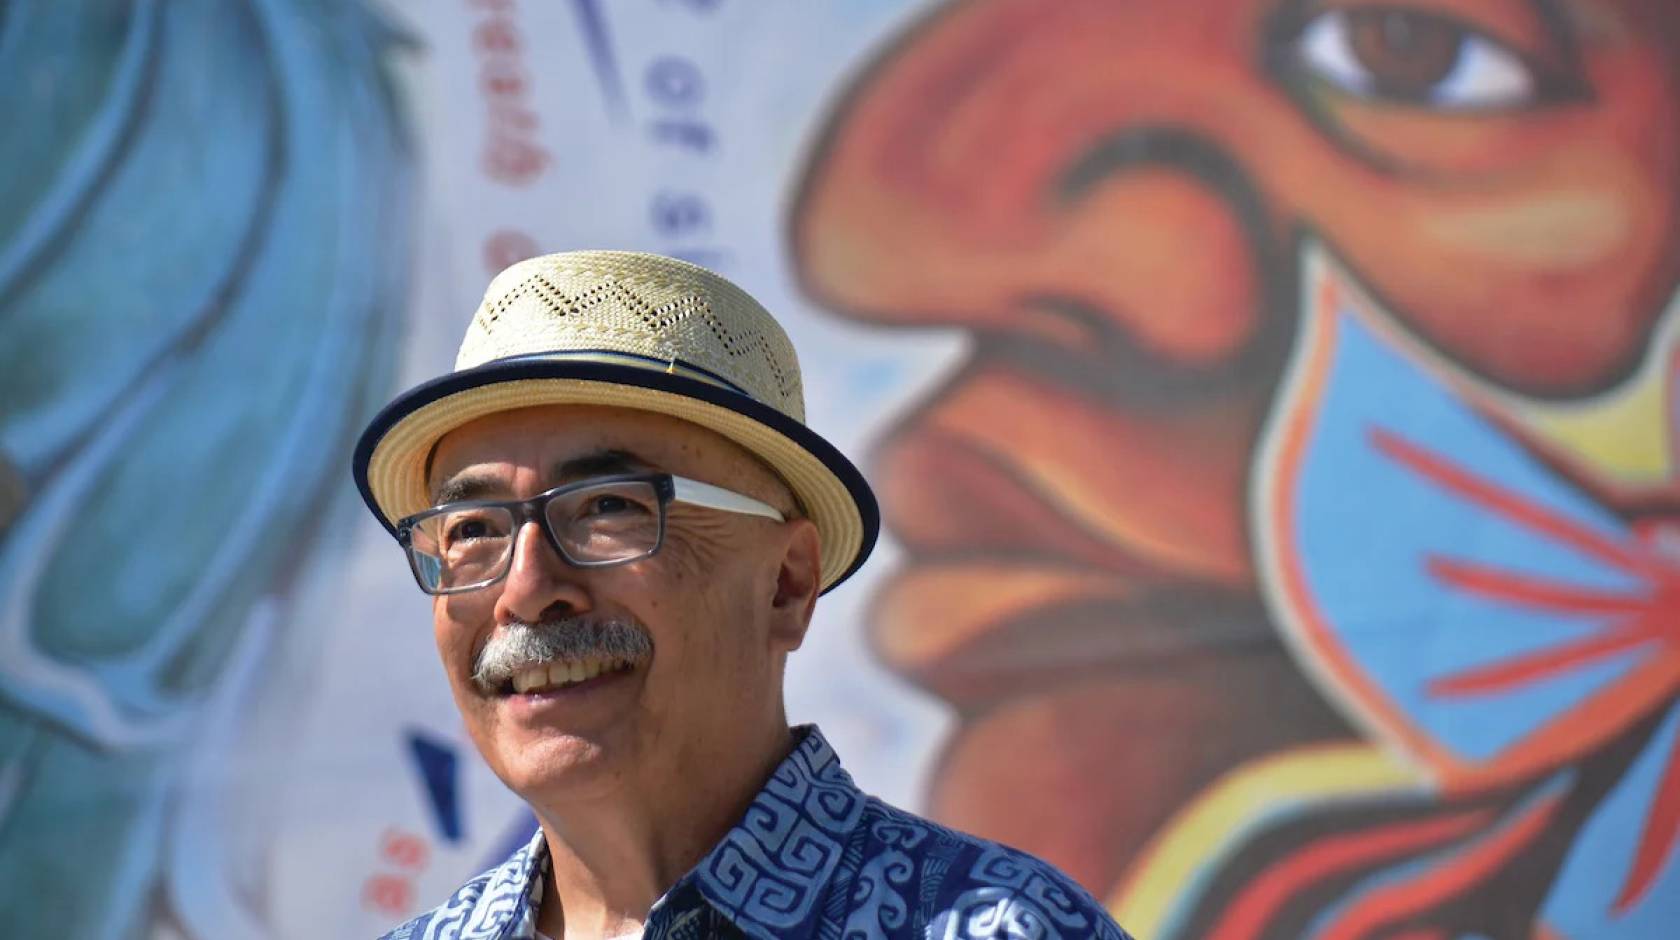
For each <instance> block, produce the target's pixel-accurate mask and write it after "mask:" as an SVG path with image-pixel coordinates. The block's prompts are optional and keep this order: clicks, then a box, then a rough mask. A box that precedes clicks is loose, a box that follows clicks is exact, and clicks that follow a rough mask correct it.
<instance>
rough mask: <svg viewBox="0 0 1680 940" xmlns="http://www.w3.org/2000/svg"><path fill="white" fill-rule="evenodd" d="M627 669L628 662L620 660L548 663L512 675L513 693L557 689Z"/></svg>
mask: <svg viewBox="0 0 1680 940" xmlns="http://www.w3.org/2000/svg"><path fill="white" fill-rule="evenodd" d="M628 668H630V663H629V661H627V660H622V659H589V660H583V661H581V662H556V663H548V664H547V665H543V666H533V667H531V668H530V669H525V670H521V671H519V672H516V673H514V674H513V691H515V692H517V693H519V694H520V695H524V694H525V693H527V692H541V691H546V690H548V689H559V688H564V687H566V686H568V685H574V684H576V683H579V682H582V681H584V680H586V679H593V678H595V677H596V676H598V675H600V674H601V673H603V672H617V671H618V670H620V669H628Z"/></svg>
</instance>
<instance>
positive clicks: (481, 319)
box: [354, 251, 880, 591]
mask: <svg viewBox="0 0 1680 940" xmlns="http://www.w3.org/2000/svg"><path fill="white" fill-rule="evenodd" d="M552 404H590V405H615V406H618V407H621V408H637V409H641V410H643V411H653V412H658V413H660V414H667V415H672V416H674V417H678V418H682V419H683V420H685V421H691V422H693V423H695V424H698V425H700V426H701V427H704V428H708V429H710V430H712V431H715V432H716V433H718V434H721V435H723V436H724V437H727V438H729V439H730V440H732V441H734V442H736V443H737V444H740V445H741V446H742V447H744V448H746V449H747V450H748V451H750V452H752V453H753V454H755V455H757V457H758V458H759V459H760V460H762V461H764V463H765V464H766V465H768V466H769V467H770V468H771V469H772V470H774V471H775V472H776V473H777V474H779V475H780V476H781V478H782V480H783V481H785V482H786V483H787V485H788V487H789V488H790V489H792V490H793V493H794V496H795V497H796V498H797V499H798V500H799V503H800V506H801V507H802V508H803V509H804V511H805V514H806V515H807V516H808V517H809V518H810V519H811V521H813V522H814V523H816V526H817V531H818V532H819V533H820V534H821V538H822V588H823V590H824V591H826V590H828V589H829V588H831V587H833V586H834V585H836V584H838V583H840V581H842V580H844V579H845V578H846V577H847V576H848V575H850V574H851V573H852V572H853V571H855V570H857V568H858V566H859V565H861V564H862V563H863V560H864V558H865V557H867V556H868V554H869V551H870V549H871V548H873V547H874V544H875V536H876V534H877V532H878V530H879V528H880V515H879V513H878V511H877V509H876V506H875V497H874V494H873V493H871V492H870V489H869V484H868V483H866V482H865V481H864V479H863V475H862V474H861V473H859V472H858V470H857V468H856V467H854V466H853V465H852V463H851V461H849V460H847V459H846V458H845V456H843V455H842V454H841V453H840V452H839V451H838V450H836V449H835V448H834V446H833V445H832V444H830V443H828V442H827V441H825V440H823V439H822V438H821V437H818V436H817V434H816V433H815V432H813V431H811V429H809V428H807V427H806V426H805V399H804V392H803V390H802V389H801V386H800V379H799V361H798V359H796V358H795V356H794V352H793V345H792V344H791V343H789V342H788V338H787V334H785V333H783V332H782V328H781V327H780V326H779V325H778V324H777V323H776V321H775V320H774V319H772V318H771V316H770V314H769V313H767V312H766V311H765V309H764V308H763V307H762V306H760V305H759V303H758V302H757V301H755V300H753V299H752V298H751V297H750V296H748V295H747V293H746V292H745V291H743V290H741V289H740V288H739V287H736V286H735V285H734V284H731V283H730V282H729V281H727V280H724V279H723V278H722V277H720V276H719V275H717V274H715V273H713V272H711V271H708V270H706V269H705V268H702V267H699V266H697V265H693V264H689V263H687V262H685V261H678V260H676V259H673V258H665V257H662V256H659V255H650V254H643V253H640V252H629V251H574V252H565V253H563V254H556V255H546V256H543V257H538V258H532V259H530V260H528V261H521V262H520V263H518V264H516V265H514V266H513V267H510V268H508V269H507V270H505V271H503V272H502V273H501V274H499V275H497V276H496V279H495V280H494V281H491V282H490V289H489V290H488V291H486V292H485V295H484V302H483V303H482V304H481V305H480V306H479V308H478V313H477V314H476V315H474V316H473V319H472V323H471V325H469V326H468V327H467V335H466V338H465V339H464V340H462V342H461V351H460V354H459V355H458V356H457V357H456V359H455V371H454V372H452V373H450V374H449V375H445V376H443V377H441V378H437V379H433V380H432V381H430V382H427V383H425V384H423V385H420V386H417V387H415V388H412V389H410V390H408V391H407V392H404V393H403V394H402V395H399V396H398V397H397V399H396V400H395V401H393V402H391V403H390V404H389V405H387V406H386V407H385V409H384V410H383V411H381V412H380V413H379V414H378V415H377V416H375V417H374V419H373V422H372V423H371V424H369V425H368V428H367V430H366V431H364V432H362V437H361V440H360V441H359V442H358V443H357V445H356V454H355V458H354V466H355V474H356V485H357V487H358V488H360V489H361V491H362V499H363V500H365V501H366V502H367V504H368V508H370V509H372V510H373V512H374V515H376V516H378V517H379V520H380V521H381V522H382V523H384V525H385V527H386V528H387V529H388V530H390V531H392V532H393V533H395V531H396V524H395V523H396V520H398V519H401V518H403V517H404V516H407V515H410V514H412V513H415V512H419V511H420V510H422V509H425V508H427V507H428V506H429V505H430V498H429V495H428V493H427V491H426V469H427V462H428V460H429V459H430V457H431V453H432V448H433V446H434V445H436V444H437V442H438V439H439V438H441V437H442V436H443V435H444V434H447V433H448V432H449V431H451V430H453V429H455V428H458V427H460V426H461V425H463V424H465V423H467V422H468V421H471V420H473V419H475V418H479V417H482V416H484V415H487V414H491V413H494V412H498V411H507V410H510V409H514V408H526V407H529V406H532V405H552Z"/></svg>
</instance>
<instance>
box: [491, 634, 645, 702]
mask: <svg viewBox="0 0 1680 940" xmlns="http://www.w3.org/2000/svg"><path fill="white" fill-rule="evenodd" d="M652 655H653V638H652V637H650V636H649V635H648V632H647V628H646V627H644V626H642V625H641V624H639V623H636V622H635V621H633V620H599V619H595V618H590V617H568V618H566V619H564V620H546V621H543V622H542V623H534V624H532V623H517V622H516V623H511V624H509V625H507V626H506V627H504V628H502V629H501V630H498V631H496V633H495V634H493V635H492V636H491V637H490V641H489V642H488V643H485V644H484V648H483V649H481V650H479V651H478V658H477V659H475V660H473V674H472V681H473V685H475V686H477V687H478V690H479V691H480V692H482V693H484V694H486V695H490V694H493V693H495V692H497V691H499V690H501V689H502V688H503V687H505V686H507V685H508V684H509V683H511V682H512V681H513V676H514V673H517V672H519V671H520V670H523V669H529V668H531V667H532V666H537V665H540V664H542V663H546V662H549V661H552V660H559V661H562V662H576V661H578V660H583V659H627V660H630V661H631V662H636V663H639V662H642V661H643V660H646V659H647V658H648V657H650V656H652Z"/></svg>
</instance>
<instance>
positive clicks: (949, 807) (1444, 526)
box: [0, 0, 1680, 940]
mask: <svg viewBox="0 0 1680 940" xmlns="http://www.w3.org/2000/svg"><path fill="white" fill-rule="evenodd" d="M1677 62H1680V16H1677V15H1676V14H1675V13H1673V12H1672V11H1671V10H1670V9H1669V7H1668V5H1667V4H1665V3H1663V2H1657V0H1403V2H1391V0H1382V2H1365V0H1299V2H1298V0H1209V2H1203V3H1196V4H1183V3H1169V2H1166V0H1101V2H1098V0H1067V2H1057V3H1048V2H1027V0H971V2H956V3H895V2H863V0H858V2H849V3H843V4H840V3H837V4H826V5H820V6H819V5H815V4H812V5H803V4H802V5H792V4H787V5H782V4H777V5H769V4H749V3H744V2H737V0H634V2H625V3H611V4H608V3H602V2H598V0H597V2H592V0H570V2H563V3H562V2H550V3H535V2H530V0H417V2H409V3H403V4H400V5H399V4H394V3H391V4H372V3H328V2H321V0H245V2H232V3H229V2H221V3H214V2H208V0H200V2H187V0H182V2H172V3H162V2H145V0H134V2H128V3H103V2H101V3H93V2H90V3H59V2H54V3H48V2H45V0H37V2H15V3H12V4H8V5H6V6H5V7H0V76H4V77H5V78H6V79H7V81H6V82H5V86H4V87H5V88H6V90H5V91H4V92H0V102H4V113H5V115H6V117H7V125H8V126H9V128H10V129H11V130H10V132H9V133H7V134H5V135H3V136H0V166H4V167H6V168H7V172H6V173H5V174H3V176H4V177H5V179H4V182H0V461H3V462H0V645H3V651H0V875H3V877H0V923H3V924H4V925H5V926H6V928H7V929H6V934H7V935H8V936H22V937H36V936H39V937H49V936H51V937H57V936H76V937H134V936H158V937H182V938H187V937H190V938H199V937H224V936H273V937H293V936H296V937H304V936H308V937H319V936H345V937H352V936H370V935H373V934H376V933H377V932H379V931H380V930H381V929H383V928H384V927H386V926H388V925H390V924H392V923H394V922H396V921H397V920H400V919H402V918H403V917H404V916H405V915H406V914H408V913H412V912H413V911H415V910H417V909H419V908H420V907H422V906H424V905H427V904H429V903H433V902H434V901H435V899H437V898H441V897H442V896H443V895H444V894H445V893H446V892H447V891H448V890H449V889H450V888H452V887H453V886H454V885H455V884H457V883H459V882H460V881H462V880H464V879H465V878H466V877H469V876H470V875H471V874H473V873H476V872H477V871H478V870H480V869H482V868H483V867H485V866H486V865H487V864H489V863H490V862H491V861H493V860H495V859H496V858H497V857H498V856H499V854H500V853H502V852H503V847H504V846H506V845H508V844H510V843H511V842H512V841H514V840H518V839H522V838H523V837H524V835H525V834H526V833H527V832H528V831H529V828H530V826H531V821H530V819H529V817H528V815H527V814H526V813H525V811H524V810H523V808H522V807H521V806H520V804H519V803H518V801H517V800H516V799H515V798H513V797H512V796H511V795H510V794H508V793H507V792H506V791H505V790H503V789H502V788H501V787H500V785H499V783H497V781H495V779H494V778H493V777H492V776H490V774H489V773H488V772H487V771H486V770H485V769H484V767H483V766H482V765H481V764H480V762H479V761H478V760H477V757H476V755H474V754H473V752H472V750H471V747H470V744H469V743H468V742H467V741H466V739H465V736H464V734H463V733H462V730H461V728H460V727H459V725H458V722H457V719H456V716H455V713H454V710H453V706H452V705H451V703H450V702H449V700H448V697H447V693H446V691H445V688H444V683H443V681H442V676H441V675H440V673H439V670H438V667H437V665H436V659H435V652H434V651H433V650H432V647H431V643H430V640H429V637H428V633H427V623H428V613H427V607H426V604H425V600H424V598H423V597H421V596H420V595H419V593H418V592H417V591H415V590H414V589H413V587H412V585H411V584H409V583H408V581H407V575H406V572H405V570H404V568H403V564H402V560H401V557H400V554H399V552H398V551H397V549H396V548H395V546H394V545H392V544H390V543H389V540H388V539H387V538H386V537H385V536H384V534H383V532H382V531H381V530H379V529H378V527H377V526H376V525H375V524H374V523H373V522H372V520H371V518H368V517H367V516H366V514H365V512H364V511H363V510H362V509H361V507H360V506H359V504H358V503H357V502H356V500H355V497H354V493H353V491H352V487H351V485H350V482H349V478H348V471H347V467H348V447H349V442H350V439H351V438H352V437H353V435H354V433H355V432H356V431H357V430H358V429H359V427H360V425H361V422H362V421H364V420H365V418H366V417H367V415H368V414H369V413H370V411H371V409H372V408H373V407H375V406H376V405H377V404H378V403H379V402H381V401H383V400H385V399H386V398H388V397H389V396H390V395H391V394H392V393H393V392H394V391H395V390H397V389H398V388H399V387H403V386H406V385H408V384H412V383H413V382H416V381H419V380H421V379H424V378H426V377H429V376H431V375H433V374H435V373H437V372H438V371H440V370H442V369H444V368H446V367H447V364H448V363H449V362H450V361H451V360H452V356H453V348H454V343H455V341H456V340H457V339H458V336H459V333H460V329H461V326H462V324H463V323H464V322H465V320H466V318H467V316H468V315H469V314H470V311H471V310H472V309H473V307H474V306H475V305H476V302H477V298H478V295H479V293H480V291H481V290H482V288H483V285H484V284H485V283H486V282H487V280H488V278H489V277H490V275H491V274H492V273H494V271H496V270H498V269H499V268H500V267H502V266H503V265H505V264H508V263H511V262H512V261H515V260H518V259H520V258H523V257H526V256H528V255H531V254H534V253H538V252H541V251H551V250H561V249H567V248H577V247H631V248H641V249H648V250H655V251H662V252H666V253H670V254H677V255H680V256H683V257H687V258H689V259H691V260H695V261H698V262H700V263H702V264H707V265H709V266H712V267H714V268H716V269H718V270H720V271H722V272H724V273H725V274H727V275H729V276H730V277H732V278H734V279H736V280H737V281H739V282H740V283H742V284H743V285H744V286H746V287H747V288H748V289H749V290H751V291H753V292H754V293H755V294H756V295H757V296H759V297H760V298H761V299H762V300H763V301H764V302H765V303H766V305H767V306H768V307H770V309H772V310H774V311H776V312H777V313H778V314H779V315H780V316H782V317H783V318H784V320H785V322H786V323H787V325H788V327H789V332H790V334H791V335H792V337H793V339H794V342H795V344H796V346H797V347H798V348H799V349H800V350H801V352H802V358H803V363H804V366H805V370H806V373H807V383H806V384H807V389H808V395H809V403H808V405H809V407H808V410H809V413H810V418H811V422H812V424H813V425H814V426H815V427H817V428H818V429H819V430H821V431H823V432H824V433H825V434H827V435H829V436H830V437H831V439H833V440H834V441H835V442H836V443H837V444H838V445H839V446H841V448H842V449H844V450H846V451H847V452H849V453H851V454H853V455H857V456H860V457H862V458H863V459H864V464H865V467H866V472H868V473H869V475H870V476H871V478H872V480H873V481H874V483H875V485H876V486H877V488H878V490H879V492H880V494H881V496H882V499H883V506H884V510H885V513H886V519H887V525H888V534H887V539H886V543H885V544H884V546H883V548H882V549H881V551H880V552H879V553H878V555H877V557H876V559H875V560H874V561H872V562H871V564H870V565H869V566H868V567H867V568H866V569H865V571H864V572H863V573H862V574H861V575H860V576H858V577H857V578H855V579H854V580H853V581H851V582H849V583H848V584H847V585H846V586H845V587H843V588H841V589H840V590H838V591H836V592H834V593H833V594H831V595H829V596H828V597H826V598H825V599H824V602H823V604H822V605H821V607H820V609H819V611H818V621H817V623H816V625H815V627H814V629H813V633H812V638H811V640H810V641H809V643H808V644H807V648H806V650H805V651H803V652H802V653H801V654H799V655H798V656H796V657H795V659H794V661H793V663H792V665H791V666H790V676H789V684H788V692H789V704H790V709H791V711H792V713H793V716H794V717H795V718H796V719H798V720H814V721H818V722H820V723H821V724H822V725H823V727H824V729H825V731H826V732H827V733H828V734H829V736H830V738H831V739H832V740H833V741H834V742H835V744H836V746H837V747H838V748H839V749H840V750H841V752H842V753H843V754H844V755H845V756H846V758H847V761H848V763H849V764H850V765H852V767H853V770H854V772H855V773H856V775H857V776H858V778H859V779H860V782H862V783H863V784H864V785H865V786H866V787H868V788H870V789H872V790H874V791H876V792H878V793H880V794H881V795H883V796H885V797H887V798H889V799H892V800H894V801H897V802H900V803H903V804H907V805H910V806H914V807H917V808H920V809H922V810H924V811H926V812H929V813H931V814H932V815H934V816H935V817H937V818H939V819H941V820H944V821H948V822H951V823H954V824H957V825H959V826H962V827H964V828H969V829H973V830H975V831H978V832H980V833H982V834H984V835H988V836H990V837H993V838H997V839H1000V840H1002V841H1006V842H1009V843H1011V844H1014V845H1018V846H1021V847H1023V848H1026V849H1029V850H1031V851H1034V852H1037V853H1039V854H1042V855H1044V856H1046V857H1047V858H1049V859H1050V860H1052V861H1054V862H1056V863H1057V864H1059V865H1061V866H1063V867H1064V868H1066V869H1067V870H1068V871H1070V872H1071V873H1072V874H1074V875H1075V876H1076V877H1077V878H1079V879H1080V880H1081V881H1082V882H1084V883H1085V884H1086V885H1087V886H1088V887H1090V888H1091V889H1092V890H1093V891H1094V892H1095V893H1097V894H1098V895H1099V896H1100V897H1104V898H1107V899H1109V900H1110V903H1111V906H1112V907H1113V909H1114V910H1115V912H1116V914H1117V916H1119V918H1120V919H1121V920H1122V922H1123V923H1125V924H1126V925H1127V926H1128V927H1129V928H1130V929H1131V930H1132V931H1133V932H1135V933H1137V934H1138V935H1139V936H1147V937H1157V938H1202V937H1221V938H1280V940H1281V938H1299V937H1314V938H1356V937H1357V938H1399V937H1407V938H1443V940H1444V938H1541V937H1544V938H1577V937H1583V938H1584V937H1593V938H1599V937H1611V938H1616V937H1628V938H1655V937H1659V936H1665V935H1666V934H1665V930H1667V929H1668V927H1669V925H1671V924H1672V922H1673V921H1674V919H1675V918H1676V917H1677V916H1680V862H1677V861H1676V860H1675V857H1674V856H1675V854H1676V853H1675V842H1676V838H1677V836H1680V704H1677V699H1680V528H1676V513H1675V510H1676V507H1677V499H1676V495H1677V493H1676V476H1677V471H1676V446H1675V409H1676V394H1677V393H1676V384H1675V381H1674V380H1675V376H1676V372H1677V370H1680V346H1677V345H1676V342H1677V341H1676V339H1675V335H1676V331H1677V330H1680V325H1677V323H1676V317H1677V316H1680V315H1672V308H1673V306H1674V303H1673V301H1674V295H1675V289H1676V284H1677V281H1680V276H1677V275H1680V265H1677V261H1680V259H1677V258H1676V255H1675V239H1676V235H1677V233H1680V222H1677V220H1676V216H1675V208H1676V198H1677V194H1676V192H1675V185H1674V181H1675V180H1676V179H1680V173H1677V172H1676V171H1677V169H1680V166H1677V164H1680V122H1677V121H1676V109H1677V108H1680V92H1677V90H1676V85H1677V81H1680V67H1677Z"/></svg>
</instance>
